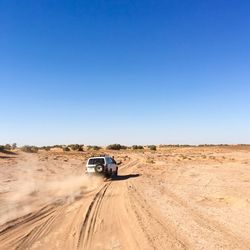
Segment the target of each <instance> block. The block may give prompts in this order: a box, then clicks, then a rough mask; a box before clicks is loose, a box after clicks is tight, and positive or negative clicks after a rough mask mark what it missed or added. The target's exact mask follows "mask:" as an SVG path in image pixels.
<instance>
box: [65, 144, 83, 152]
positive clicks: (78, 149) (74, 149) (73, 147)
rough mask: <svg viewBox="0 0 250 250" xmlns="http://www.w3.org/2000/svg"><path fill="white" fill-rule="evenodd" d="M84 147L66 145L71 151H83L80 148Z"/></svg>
mask: <svg viewBox="0 0 250 250" xmlns="http://www.w3.org/2000/svg"><path fill="white" fill-rule="evenodd" d="M83 146H84V145H79V144H70V145H68V147H69V148H71V150H73V151H83V149H82V147H83Z"/></svg>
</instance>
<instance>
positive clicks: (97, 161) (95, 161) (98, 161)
mask: <svg viewBox="0 0 250 250" xmlns="http://www.w3.org/2000/svg"><path fill="white" fill-rule="evenodd" d="M104 163H105V162H104V159H103V158H93V159H89V163H88V164H89V165H97V164H102V165H104Z"/></svg>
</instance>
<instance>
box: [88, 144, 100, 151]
mask: <svg viewBox="0 0 250 250" xmlns="http://www.w3.org/2000/svg"><path fill="white" fill-rule="evenodd" d="M100 149H101V147H99V146H96V145H94V146H90V145H89V146H88V150H100Z"/></svg>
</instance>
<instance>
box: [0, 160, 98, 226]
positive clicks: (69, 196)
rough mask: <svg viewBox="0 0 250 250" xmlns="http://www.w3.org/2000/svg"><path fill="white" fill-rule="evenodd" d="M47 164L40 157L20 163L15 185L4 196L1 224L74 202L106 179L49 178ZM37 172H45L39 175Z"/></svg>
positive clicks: (73, 176) (84, 177)
mask: <svg viewBox="0 0 250 250" xmlns="http://www.w3.org/2000/svg"><path fill="white" fill-rule="evenodd" d="M42 164H44V163H42V162H39V160H38V159H37V157H36V156H33V155H27V156H26V159H25V161H21V162H19V163H18V169H22V170H23V171H20V173H18V176H17V177H16V178H17V181H16V182H15V185H13V186H12V187H11V189H10V190H9V192H6V193H5V194H4V195H2V196H1V204H0V225H2V224H4V223H6V222H7V221H10V220H12V219H15V218H18V217H20V216H23V215H25V214H28V213H30V212H32V211H34V210H36V209H40V208H41V207H42V206H45V205H47V204H50V203H54V202H57V201H59V202H60V203H72V202H74V201H75V199H77V198H81V197H83V198H84V196H85V195H87V194H88V193H89V192H91V191H92V190H94V189H96V188H97V187H98V186H99V185H101V183H102V182H103V179H102V178H101V177H94V176H93V177H89V176H86V175H84V174H67V175H61V176H60V175H57V174H54V175H51V176H48V177H47V176H46V175H45V171H44V170H43V169H44V166H43V165H42ZM37 169H42V171H40V172H37Z"/></svg>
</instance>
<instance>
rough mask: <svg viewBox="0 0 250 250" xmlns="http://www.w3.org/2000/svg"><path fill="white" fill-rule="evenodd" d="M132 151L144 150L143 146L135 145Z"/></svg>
mask: <svg viewBox="0 0 250 250" xmlns="http://www.w3.org/2000/svg"><path fill="white" fill-rule="evenodd" d="M132 149H143V146H141V145H133V146H132Z"/></svg>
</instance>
